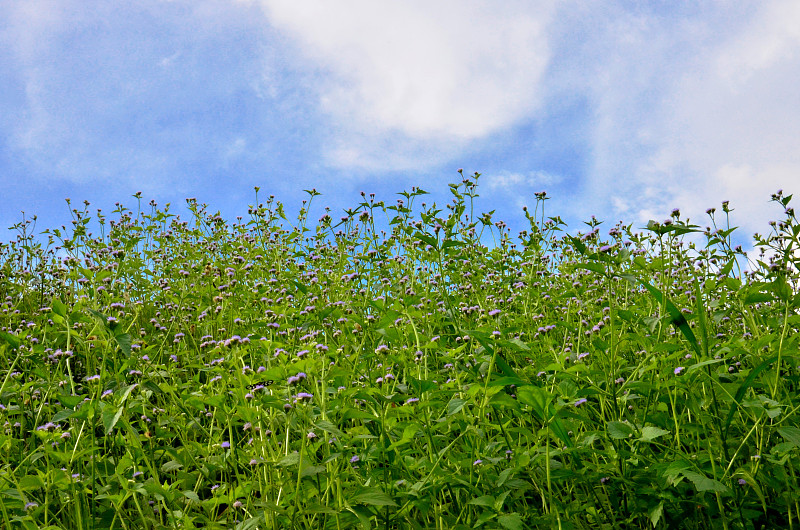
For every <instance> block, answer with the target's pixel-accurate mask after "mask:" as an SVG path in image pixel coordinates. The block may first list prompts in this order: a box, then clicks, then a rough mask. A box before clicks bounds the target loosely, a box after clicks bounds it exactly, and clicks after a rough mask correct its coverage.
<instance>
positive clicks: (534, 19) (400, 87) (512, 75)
mask: <svg viewBox="0 0 800 530" xmlns="http://www.w3.org/2000/svg"><path fill="white" fill-rule="evenodd" d="M261 3H262V5H263V6H264V8H265V11H266V13H267V15H268V19H269V21H270V23H271V24H272V25H273V26H274V27H276V28H278V29H279V30H281V31H283V32H284V33H286V34H288V35H290V36H292V37H293V38H294V39H296V41H297V42H298V45H299V48H300V49H301V50H302V53H303V55H304V56H305V57H306V58H307V59H309V60H310V61H312V62H313V63H314V64H315V65H316V66H317V67H318V68H319V69H320V71H321V72H323V74H322V75H321V76H320V86H319V87H318V90H319V103H320V106H321V108H322V109H323V110H324V111H325V112H326V113H327V114H328V115H329V116H330V117H331V118H332V119H333V124H334V125H333V128H334V129H335V130H334V131H333V134H332V136H331V144H330V146H329V147H330V149H329V158H330V161H331V162H332V163H335V164H338V165H344V166H347V165H355V166H359V165H362V166H367V167H377V166H380V165H382V164H383V163H385V162H387V160H386V158H387V155H389V154H390V153H394V154H395V157H394V159H392V157H389V160H388V161H389V162H392V163H401V164H402V160H398V156H400V157H410V158H411V159H413V160H414V161H420V159H421V160H422V161H430V160H428V159H427V158H426V157H425V156H422V157H418V156H413V155H412V153H414V152H415V151H416V150H418V149H419V148H420V147H423V146H425V145H428V146H430V144H431V142H435V144H436V146H437V148H442V149H444V150H445V151H452V148H453V147H454V146H455V147H463V146H464V145H466V143H467V142H468V141H469V140H474V139H478V138H483V137H485V136H486V135H488V134H490V133H492V132H495V131H498V130H500V129H502V128H504V127H508V126H509V125H512V124H514V123H516V122H518V121H519V120H520V119H524V118H526V117H528V116H530V115H531V113H532V112H533V111H535V110H536V108H537V106H538V105H539V104H540V90H539V87H540V83H541V77H542V74H543V72H544V70H545V67H546V65H547V61H548V58H549V50H548V41H547V36H546V33H545V29H546V25H547V22H548V20H549V19H550V17H551V16H552V12H553V9H552V4H553V2H551V1H542V2H538V3H536V4H535V5H530V3H510V4H509V3H500V4H498V3H489V2H475V1H470V2H463V1H442V2H434V3H432V2H425V1H421V0H418V1H407V2H377V1H369V0H351V1H347V2H324V1H321V0H318V1H309V2H303V3H297V2H288V1H278V0H262V1H261ZM396 139H401V140H406V141H407V142H406V143H407V144H408V145H406V146H400V147H405V148H406V149H405V151H403V152H402V155H401V154H400V153H398V146H397V145H394V140H396ZM387 144H388V145H387ZM449 154H451V153H449ZM445 156H446V155H445ZM438 158H439V160H441V159H442V156H441V155H440V157H438ZM406 165H408V164H406ZM384 167H386V168H389V167H387V165H384Z"/></svg>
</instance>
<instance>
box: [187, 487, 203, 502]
mask: <svg viewBox="0 0 800 530" xmlns="http://www.w3.org/2000/svg"><path fill="white" fill-rule="evenodd" d="M183 496H184V497H186V498H187V499H189V500H190V501H192V502H198V503H199V502H201V501H200V497H198V496H197V493H195V492H194V491H192V490H186V491H184V492H183Z"/></svg>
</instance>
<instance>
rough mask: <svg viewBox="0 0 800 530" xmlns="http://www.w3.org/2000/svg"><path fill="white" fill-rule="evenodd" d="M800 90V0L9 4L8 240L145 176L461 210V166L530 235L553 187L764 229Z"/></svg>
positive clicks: (288, 200)
mask: <svg viewBox="0 0 800 530" xmlns="http://www.w3.org/2000/svg"><path fill="white" fill-rule="evenodd" d="M798 86H800V2H797V1H796V0H757V1H748V0H735V1H733V0H731V1H724V0H706V1H698V2H684V1H675V0H665V1H658V0H653V1H649V2H647V1H634V0H628V1H623V0H603V1H602V2H600V1H589V2H587V1H574V0H564V1H558V0H541V1H537V0H529V1H514V0H511V1H506V2H490V1H472V0H458V1H450V0H441V1H431V0H424V1H416V0H406V1H403V2H397V1H383V0H368V1H367V0H340V1H338V2H326V1H322V0H307V1H303V2H298V1H296V0H291V1H289V0H286V1H279V0H136V1H128V0H117V1H115V2H106V1H100V0H6V1H4V2H0V94H2V96H0V190H2V191H0V230H2V231H3V233H2V235H0V240H2V241H8V240H10V239H12V238H13V237H15V232H14V231H13V230H12V231H9V230H5V228H8V227H11V226H12V225H14V224H15V223H18V222H19V221H21V220H22V219H23V215H24V216H26V217H28V218H30V217H31V216H33V215H36V216H37V217H38V221H37V226H36V229H37V231H41V230H44V229H45V228H55V227H58V226H60V225H62V224H67V223H68V222H69V220H70V219H71V217H70V212H69V207H68V206H67V203H66V202H65V199H66V198H70V199H71V200H72V204H73V207H75V206H82V202H83V201H84V200H86V201H89V202H90V204H91V206H90V209H91V210H92V211H95V210H96V209H97V208H100V209H102V210H103V211H104V212H105V213H106V214H109V212H110V211H111V210H113V209H114V208H115V203H117V202H119V203H122V204H123V205H124V206H126V207H129V208H130V207H135V206H136V200H135V199H134V198H133V197H132V195H133V194H134V193H136V192H142V195H143V203H145V202H149V201H151V200H153V201H155V202H156V203H158V204H159V205H160V206H163V205H164V204H165V203H171V204H172V210H173V211H176V212H178V213H180V212H182V211H184V210H182V208H183V205H184V204H185V199H186V198H188V197H194V198H197V200H198V201H199V202H201V203H207V204H208V205H209V210H211V211H212V212H213V211H217V210H219V211H220V212H221V213H222V215H223V216H224V217H225V218H226V219H228V220H231V221H232V220H234V219H235V217H236V216H246V215H247V207H248V205H249V204H253V203H254V202H255V199H256V197H255V191H254V187H256V186H258V187H260V190H261V191H260V192H259V201H263V199H264V198H265V197H266V196H267V195H275V197H276V200H279V201H281V202H282V203H283V204H284V206H285V209H286V211H287V213H292V214H295V215H296V213H297V211H298V210H299V208H300V206H301V203H302V202H301V201H303V200H304V199H306V198H307V197H308V195H307V194H306V193H305V192H304V191H303V190H304V189H310V188H316V190H317V191H319V192H320V193H322V195H321V196H319V197H316V198H315V199H314V208H313V209H312V212H311V218H312V220H316V218H318V217H320V216H321V215H322V214H323V213H324V212H323V210H322V208H323V207H324V206H328V207H330V208H331V211H332V215H333V216H334V219H336V218H337V217H336V215H337V214H339V213H342V212H343V209H345V208H353V207H355V206H357V204H358V203H359V202H360V201H361V200H362V199H361V196H360V193H361V191H364V192H366V193H375V197H376V200H383V201H385V203H386V204H387V205H389V204H395V202H396V200H397V199H398V198H400V196H399V195H397V194H398V193H400V192H402V191H404V190H405V191H410V189H411V188H412V187H413V186H417V187H421V188H422V189H424V190H426V191H428V192H430V193H431V195H430V196H428V197H426V201H427V202H428V204H431V203H433V202H434V201H435V202H436V203H437V205H438V206H440V207H442V209H443V210H444V208H443V206H444V204H446V203H448V202H450V199H451V196H450V194H449V191H448V184H449V183H455V182H459V181H460V180H461V177H460V176H459V174H458V172H457V171H458V170H459V169H463V171H464V174H473V173H475V172H478V173H481V177H480V179H479V181H478V182H479V187H478V193H479V194H480V198H479V199H477V203H476V210H477V211H480V212H484V211H491V210H495V214H494V219H495V220H500V219H502V220H504V221H505V222H506V223H507V224H508V225H509V227H510V228H511V229H512V233H513V234H514V235H516V234H517V232H519V231H520V230H522V229H526V228H527V222H526V220H525V217H524V214H523V212H522V207H523V206H528V207H530V208H533V206H534V204H535V198H534V193H536V192H540V191H546V192H547V195H548V197H550V198H551V199H550V200H549V201H548V202H547V206H546V212H545V213H546V214H547V215H558V216H560V217H562V218H563V219H564V220H565V221H567V222H568V224H569V227H570V228H571V229H572V230H577V229H580V228H584V229H585V228H586V227H585V225H583V224H582V222H583V221H587V220H589V219H590V217H591V216H592V215H594V216H596V217H597V219H600V220H603V221H604V224H603V225H602V226H601V228H611V226H613V225H614V224H615V223H616V222H617V221H623V222H624V223H625V224H631V223H632V224H633V225H634V226H635V227H642V226H644V225H646V223H647V221H648V220H650V219H655V220H663V219H666V218H668V217H669V214H670V212H671V211H672V209H673V208H679V209H680V210H681V212H682V214H683V216H684V217H687V216H688V217H689V218H690V220H691V221H693V222H695V223H697V224H699V225H701V226H705V225H706V224H708V220H707V216H706V214H705V210H706V209H707V208H710V207H716V208H717V209H718V210H719V209H720V204H721V202H722V201H724V200H727V201H730V206H731V208H733V209H734V212H733V213H732V220H733V224H734V225H737V226H739V227H740V228H739V230H738V231H737V234H739V236H738V237H739V238H740V240H741V242H743V243H745V245H747V244H748V242H750V241H751V236H752V234H753V233H755V232H759V233H762V234H764V233H767V232H768V231H769V226H768V224H767V223H768V221H769V220H771V219H779V218H781V217H782V216H783V212H782V210H781V209H780V208H779V207H777V206H776V205H775V204H771V203H770V196H771V194H772V193H774V192H776V191H777V190H778V189H783V190H784V191H785V192H786V193H793V192H800V90H798ZM798 200H800V197H798ZM23 212H24V214H23ZM445 212H446V210H445Z"/></svg>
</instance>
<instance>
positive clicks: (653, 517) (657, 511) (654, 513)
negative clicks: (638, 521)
mask: <svg viewBox="0 0 800 530" xmlns="http://www.w3.org/2000/svg"><path fill="white" fill-rule="evenodd" d="M663 514H664V501H661V502H659V503H658V504H657V505H656V506H655V507H653V508H652V509H650V511H648V512H647V516H648V517H649V518H650V522H651V523H652V524H653V528H655V527H657V526H658V522H659V521H660V520H661V516H662V515H663Z"/></svg>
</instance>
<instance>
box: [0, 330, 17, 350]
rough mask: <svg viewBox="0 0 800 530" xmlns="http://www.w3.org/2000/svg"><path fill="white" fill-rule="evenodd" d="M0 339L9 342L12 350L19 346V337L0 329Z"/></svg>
mask: <svg viewBox="0 0 800 530" xmlns="http://www.w3.org/2000/svg"><path fill="white" fill-rule="evenodd" d="M0 339H3V340H4V341H6V342H7V343H8V344H9V346H11V349H12V350H16V349H17V348H19V345H20V344H21V342H22V341H20V340H19V338H17V337H16V335H12V334H11V333H6V332H5V331H0Z"/></svg>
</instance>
